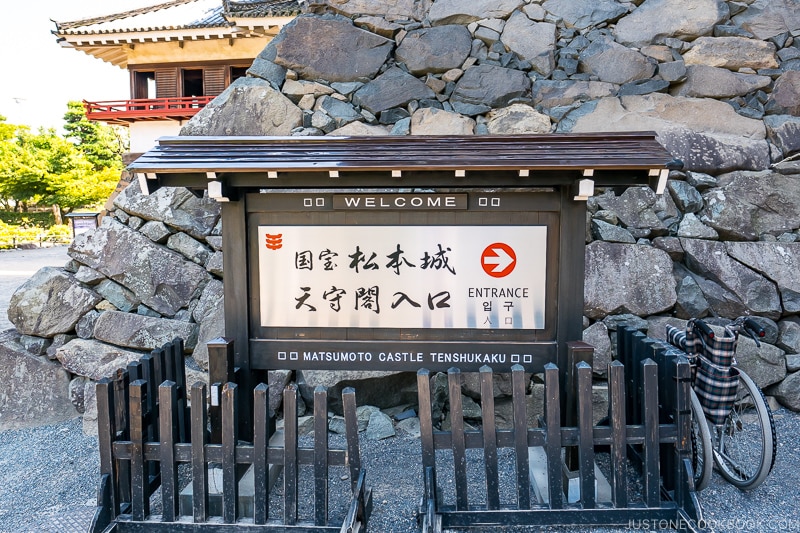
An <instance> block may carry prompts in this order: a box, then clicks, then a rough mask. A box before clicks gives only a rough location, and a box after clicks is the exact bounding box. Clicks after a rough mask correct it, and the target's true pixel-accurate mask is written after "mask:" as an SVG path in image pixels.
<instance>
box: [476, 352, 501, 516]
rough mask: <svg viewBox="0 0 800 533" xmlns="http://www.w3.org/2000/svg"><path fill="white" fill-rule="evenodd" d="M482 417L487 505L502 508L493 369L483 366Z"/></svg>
mask: <svg viewBox="0 0 800 533" xmlns="http://www.w3.org/2000/svg"><path fill="white" fill-rule="evenodd" d="M480 379H481V418H482V420H483V462H484V470H485V472H486V505H487V508H488V509H489V510H490V511H496V510H498V509H500V476H499V473H498V471H497V424H496V422H495V413H494V378H493V374H492V369H491V368H489V367H488V366H485V365H484V366H482V367H481V369H480Z"/></svg>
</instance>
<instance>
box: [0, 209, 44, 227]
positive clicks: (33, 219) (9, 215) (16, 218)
mask: <svg viewBox="0 0 800 533" xmlns="http://www.w3.org/2000/svg"><path fill="white" fill-rule="evenodd" d="M0 222H5V223H6V224H9V225H12V226H22V227H25V228H28V227H31V226H41V227H43V228H47V227H50V226H52V225H53V224H55V223H56V221H55V218H54V217H53V211H52V210H50V209H48V210H47V211H29V212H27V213H17V212H14V211H0Z"/></svg>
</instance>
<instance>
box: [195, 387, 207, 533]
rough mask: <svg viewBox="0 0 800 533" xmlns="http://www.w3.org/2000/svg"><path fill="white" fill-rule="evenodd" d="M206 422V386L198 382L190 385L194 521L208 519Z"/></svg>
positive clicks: (199, 521)
mask: <svg viewBox="0 0 800 533" xmlns="http://www.w3.org/2000/svg"><path fill="white" fill-rule="evenodd" d="M207 423H208V416H207V411H206V386H205V384H204V383H200V382H198V383H195V384H194V385H192V433H191V434H192V516H193V518H194V522H195V523H203V522H205V521H206V520H207V519H208V465H207V463H206V444H208V432H207V431H206V424H207Z"/></svg>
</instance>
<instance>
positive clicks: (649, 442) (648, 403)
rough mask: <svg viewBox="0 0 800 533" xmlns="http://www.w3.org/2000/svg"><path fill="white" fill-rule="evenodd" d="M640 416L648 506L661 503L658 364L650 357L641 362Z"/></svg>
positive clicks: (645, 497)
mask: <svg viewBox="0 0 800 533" xmlns="http://www.w3.org/2000/svg"><path fill="white" fill-rule="evenodd" d="M640 372H641V374H642V388H643V392H644V394H643V395H642V416H643V418H644V419H643V423H644V434H645V435H644V447H643V448H644V458H643V467H644V468H643V470H644V492H645V494H644V500H645V504H646V505H647V506H648V507H658V506H659V505H660V504H661V500H660V492H661V487H660V485H661V475H660V464H659V447H660V444H659V442H658V430H659V428H658V365H656V363H655V362H654V361H653V360H652V359H645V360H644V361H642V362H641V366H640Z"/></svg>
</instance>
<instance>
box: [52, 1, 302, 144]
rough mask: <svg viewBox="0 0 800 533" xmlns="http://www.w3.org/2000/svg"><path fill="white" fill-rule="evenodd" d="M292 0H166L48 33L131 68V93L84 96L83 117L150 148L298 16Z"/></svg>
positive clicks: (242, 69) (243, 69) (61, 24)
mask: <svg viewBox="0 0 800 533" xmlns="http://www.w3.org/2000/svg"><path fill="white" fill-rule="evenodd" d="M299 9H300V8H299V5H298V2H297V0H168V1H163V2H161V3H158V4H154V5H151V6H148V7H142V8H138V9H133V10H129V11H124V12H121V13H114V14H110V15H106V16H100V17H93V18H85V19H81V20H75V21H72V22H55V25H56V29H55V30H53V32H52V33H53V34H54V35H55V36H56V38H57V39H58V42H59V43H60V44H61V45H62V46H63V47H66V48H74V49H76V50H80V51H82V52H85V53H87V54H89V55H91V56H93V57H96V58H98V59H102V60H103V61H106V62H108V63H111V64H112V65H115V66H117V67H119V68H123V69H127V70H128V72H129V73H130V95H129V97H128V98H123V95H109V99H108V100H104V101H100V102H86V101H84V106H85V108H86V116H87V118H88V119H89V120H97V121H102V122H106V123H109V124H119V125H125V126H127V127H128V128H129V131H130V142H131V147H130V151H131V153H141V152H145V151H147V150H148V149H149V148H151V147H152V146H153V145H154V143H155V140H156V139H157V138H159V137H161V136H166V135H177V134H178V132H179V131H180V128H181V126H182V125H183V124H184V123H185V122H186V121H187V120H189V119H190V118H191V117H192V116H194V115H195V114H196V113H197V112H198V111H199V110H200V109H201V108H202V107H204V106H205V105H206V104H207V103H208V102H210V101H211V100H212V99H213V98H214V97H215V96H216V95H218V94H220V93H221V92H222V91H224V90H225V88H226V87H228V86H229V85H230V84H231V83H232V82H233V81H234V80H236V79H237V78H239V77H242V76H244V75H245V73H246V72H247V69H248V68H249V67H250V65H251V64H252V62H253V59H254V58H255V57H256V56H257V55H258V54H259V53H260V52H261V51H262V50H263V49H264V47H265V46H266V45H267V43H269V41H270V40H271V39H272V38H273V37H274V36H275V35H277V34H278V32H279V31H280V29H281V27H283V26H284V25H285V24H287V23H288V22H289V21H291V20H292V19H293V18H294V17H295V16H296V15H297V14H299Z"/></svg>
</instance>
